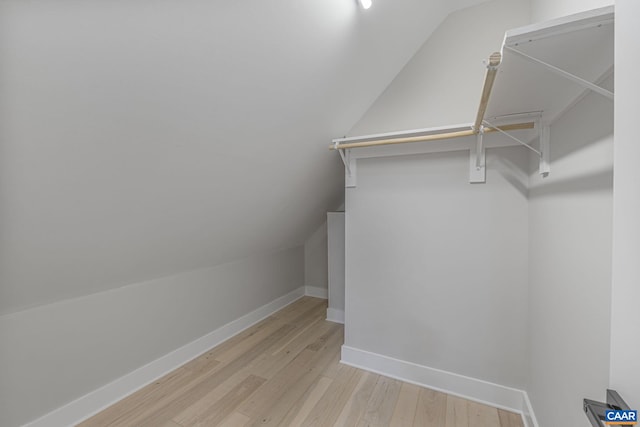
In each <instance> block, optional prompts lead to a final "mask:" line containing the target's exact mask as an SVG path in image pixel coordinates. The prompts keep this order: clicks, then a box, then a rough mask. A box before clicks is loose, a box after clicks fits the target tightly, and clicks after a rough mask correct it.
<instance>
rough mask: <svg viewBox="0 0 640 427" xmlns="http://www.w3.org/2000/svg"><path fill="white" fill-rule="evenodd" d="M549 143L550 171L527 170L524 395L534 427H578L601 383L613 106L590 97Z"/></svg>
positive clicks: (605, 360) (605, 368)
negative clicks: (544, 175)
mask: <svg viewBox="0 0 640 427" xmlns="http://www.w3.org/2000/svg"><path fill="white" fill-rule="evenodd" d="M607 87H609V88H611V82H608V84H607ZM618 90H619V88H618ZM550 145H551V174H550V175H549V176H548V177H547V178H544V179H543V178H541V177H540V175H539V174H538V172H537V168H538V159H537V158H534V156H532V165H531V166H532V172H531V178H530V185H531V188H530V191H529V313H530V314H529V316H530V317H529V340H530V341H529V352H530V367H529V386H528V388H527V390H528V392H529V397H530V399H531V402H532V405H533V408H534V410H535V413H536V416H537V418H538V422H539V423H540V425H541V426H553V425H557V424H558V420H562V423H563V424H564V425H568V426H576V427H577V426H584V425H586V422H587V421H586V418H585V415H584V411H583V409H582V399H583V398H590V399H594V400H603V399H604V393H605V390H606V388H607V386H608V383H609V336H610V314H611V311H610V301H611V239H612V230H611V222H612V206H613V205H612V182H613V103H612V102H611V101H610V100H608V99H605V98H603V97H601V96H600V95H597V94H592V95H588V96H587V97H585V98H584V99H583V100H582V101H581V102H580V103H579V104H578V105H577V106H575V107H574V108H573V109H571V110H570V111H569V112H567V113H566V114H565V115H564V116H563V117H562V118H561V119H560V120H559V121H557V122H556V123H555V124H554V125H553V126H552V127H551V141H550Z"/></svg>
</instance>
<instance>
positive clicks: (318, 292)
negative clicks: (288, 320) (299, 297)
mask: <svg viewBox="0 0 640 427" xmlns="http://www.w3.org/2000/svg"><path fill="white" fill-rule="evenodd" d="M304 294H305V295H306V296H308V297H315V298H322V299H329V289H327V288H319V287H317V286H305V287H304Z"/></svg>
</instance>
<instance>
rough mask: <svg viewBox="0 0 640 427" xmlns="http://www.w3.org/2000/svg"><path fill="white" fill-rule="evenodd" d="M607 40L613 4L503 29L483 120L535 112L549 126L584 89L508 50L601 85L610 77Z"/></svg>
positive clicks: (610, 49)
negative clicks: (502, 38)
mask: <svg viewBox="0 0 640 427" xmlns="http://www.w3.org/2000/svg"><path fill="white" fill-rule="evenodd" d="M613 42H614V7H613V6H609V7H605V8H601V9H595V10H590V11H587V12H583V13H579V14H576V15H571V16H567V17H563V18H559V19H556V20H553V21H548V22H544V23H541V24H534V25H528V26H525V27H521V28H516V29H513V30H510V31H507V33H506V34H505V38H504V43H503V47H502V55H503V57H502V63H501V64H500V67H499V69H498V76H497V78H496V81H495V84H494V87H493V92H492V94H491V98H490V101H489V106H488V108H487V113H486V116H485V117H486V119H487V120H489V121H491V119H492V118H495V117H500V116H505V115H510V114H514V113H524V112H534V111H540V112H541V114H542V120H543V122H546V123H552V122H554V121H555V120H556V119H557V118H558V117H559V116H560V115H561V114H562V113H564V112H565V111H566V110H567V109H569V108H571V107H572V106H573V105H574V104H575V103H576V102H577V100H579V99H580V98H581V97H583V96H584V95H585V94H586V93H587V92H588V91H589V90H590V89H585V87H584V86H581V85H580V84H578V83H576V82H574V81H571V80H569V79H567V78H565V77H563V76H561V75H559V74H557V73H555V72H554V71H552V70H550V69H549V68H547V67H545V66H543V65H540V64H538V63H534V62H532V61H530V60H527V59H525V58H524V57H522V56H521V55H518V54H516V53H514V52H513V51H512V50H511V48H513V49H517V50H518V51H520V52H522V53H524V54H526V55H529V56H531V57H534V58H536V59H538V60H540V61H543V62H545V63H547V64H550V65H552V66H555V67H557V68H559V69H562V70H564V71H566V72H568V73H570V74H573V75H575V76H578V77H580V78H582V79H584V80H586V81H588V82H591V83H595V84H596V85H598V86H601V84H602V82H603V81H605V80H606V79H607V78H608V77H609V76H611V75H612V74H613V59H614V56H613V55H614V45H613ZM607 89H609V90H610V89H611V88H607ZM612 105H613V104H612Z"/></svg>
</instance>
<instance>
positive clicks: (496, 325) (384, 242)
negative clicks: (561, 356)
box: [345, 147, 528, 389]
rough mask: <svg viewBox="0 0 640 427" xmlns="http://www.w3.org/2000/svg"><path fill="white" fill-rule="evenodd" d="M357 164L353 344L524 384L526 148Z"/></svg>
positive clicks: (349, 277) (351, 217)
mask: <svg viewBox="0 0 640 427" xmlns="http://www.w3.org/2000/svg"><path fill="white" fill-rule="evenodd" d="M487 153H488V160H487V170H488V172H487V183H486V184H484V185H471V184H469V153H468V152H464V151H458V152H448V153H438V154H429V155H415V156H406V157H405V156H402V157H390V158H381V159H367V160H358V186H357V187H356V188H347V191H346V197H347V200H346V207H347V209H346V312H345V314H346V318H347V322H346V329H345V345H347V346H349V347H353V348H355V349H359V350H365V351H369V352H372V353H376V354H380V355H384V356H388V357H393V358H396V359H400V360H403V361H408V362H413V363H417V364H419V365H423V366H427V367H431V368H437V369H442V370H445V371H449V372H454V373H457V374H461V375H466V376H469V377H473V378H477V379H482V380H485V381H489V382H493V383H497V384H501V385H506V386H510V387H515V388H520V389H522V388H524V386H525V385H526V366H527V365H526V332H527V328H526V318H527V302H526V299H527V180H528V173H527V168H528V156H527V153H526V152H525V150H524V149H522V148H521V147H509V148H502V149H490V150H488V152H487Z"/></svg>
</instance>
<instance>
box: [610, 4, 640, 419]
mask: <svg viewBox="0 0 640 427" xmlns="http://www.w3.org/2000/svg"><path fill="white" fill-rule="evenodd" d="M638 16H640V3H638V2H637V1H635V0H618V1H617V3H616V71H615V77H616V101H615V109H616V117H615V146H614V164H615V171H614V187H613V196H614V199H613V203H614V206H613V210H614V216H613V289H612V313H611V314H612V316H611V387H612V388H614V389H617V390H618V391H619V392H620V393H621V394H622V396H623V397H624V398H625V399H626V400H627V403H629V405H630V406H631V407H632V408H634V409H636V408H640V341H639V340H638V335H639V334H638V330H639V329H638V328H639V325H640V310H639V309H638V301H640V263H639V262H638V260H639V259H640V222H639V220H638V218H640V170H639V168H638V165H637V160H638V159H640V146H639V145H638V125H637V123H638V117H639V115H640V97H639V96H638V94H639V93H640V85H639V81H638V69H640V28H639V27H638V19H637V18H638Z"/></svg>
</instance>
